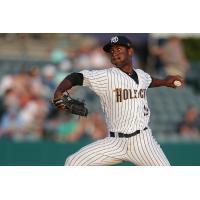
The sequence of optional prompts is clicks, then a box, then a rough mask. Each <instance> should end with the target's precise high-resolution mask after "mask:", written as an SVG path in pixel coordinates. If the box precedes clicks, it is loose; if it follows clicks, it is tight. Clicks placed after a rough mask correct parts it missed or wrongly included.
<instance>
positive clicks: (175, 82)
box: [174, 80, 182, 87]
mask: <svg viewBox="0 0 200 200" xmlns="http://www.w3.org/2000/svg"><path fill="white" fill-rule="evenodd" d="M174 85H175V86H176V87H180V86H181V85H182V83H181V81H178V80H176V81H174Z"/></svg>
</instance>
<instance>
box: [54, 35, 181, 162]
mask: <svg viewBox="0 0 200 200" xmlns="http://www.w3.org/2000/svg"><path fill="white" fill-rule="evenodd" d="M103 50H104V51H105V52H106V53H108V54H109V56H110V60H111V63H112V64H113V65H114V66H115V67H112V68H108V69H102V70H83V71H80V72H79V73H71V74H70V75H68V76H67V77H66V78H65V79H64V80H63V81H62V82H61V83H60V84H59V85H58V87H57V89H56V91H55V93H54V99H53V103H54V104H55V106H56V107H57V108H59V109H64V110H65V109H67V110H69V111H70V112H71V113H73V114H77V115H81V116H87V113H88V111H87V108H86V107H85V105H84V103H83V102H80V101H78V100H75V99H72V98H71V97H70V96H69V95H66V94H65V95H64V93H66V92H67V91H68V90H70V89H71V88H72V87H74V86H86V87H89V88H90V89H91V90H93V91H94V92H95V93H96V94H97V95H98V96H99V97H100V101H101V106H102V109H103V111H104V114H105V119H106V124H107V129H108V135H107V137H106V138H104V139H102V140H99V141H96V142H94V143H92V144H89V145H87V146H85V147H83V148H81V149H80V150H79V151H78V152H76V153H74V154H73V155H71V156H69V157H68V158H67V159H66V162H65V165H67V166H68V165H72V166H75V165H86V166H90V165H93V166H94V165H101V166H102V165H113V164H117V163H120V162H122V161H129V162H132V163H134V164H135V165H143V166H144V165H145V166H169V165H170V163H169V161H168V159H167V158H166V156H165V154H164V153H163V151H162V149H161V147H160V145H159V144H158V143H157V141H156V140H155V138H154V137H153V135H152V132H151V129H150V127H149V126H148V123H149V118H150V110H149V107H148V102H147V89H148V88H151V87H161V86H166V87H171V88H176V87H178V86H180V85H182V84H183V79H182V77H180V76H168V77H167V78H166V79H163V80H159V79H155V78H152V77H151V76H150V75H149V74H147V73H146V72H144V71H143V70H141V69H134V67H133V64H132V56H133V54H134V50H133V45H132V43H131V41H130V40H129V39H128V38H126V37H124V36H114V37H112V38H111V39H110V41H109V42H108V43H107V44H106V45H105V46H104V47H103Z"/></svg>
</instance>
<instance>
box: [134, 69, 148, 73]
mask: <svg viewBox="0 0 200 200" xmlns="http://www.w3.org/2000/svg"><path fill="white" fill-rule="evenodd" d="M135 71H136V72H137V73H140V74H144V73H146V72H145V71H144V70H142V69H135Z"/></svg>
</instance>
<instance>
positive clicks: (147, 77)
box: [137, 69, 152, 88]
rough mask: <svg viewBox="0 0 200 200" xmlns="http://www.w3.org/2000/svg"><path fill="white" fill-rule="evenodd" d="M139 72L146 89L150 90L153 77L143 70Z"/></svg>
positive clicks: (138, 70)
mask: <svg viewBox="0 0 200 200" xmlns="http://www.w3.org/2000/svg"><path fill="white" fill-rule="evenodd" d="M137 72H139V74H140V75H141V78H142V81H143V85H144V87H145V88H148V87H149V85H150V84H151V82H152V78H151V76H150V75H149V74H148V73H146V72H144V71H143V70H141V69H137Z"/></svg>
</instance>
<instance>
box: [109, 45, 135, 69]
mask: <svg viewBox="0 0 200 200" xmlns="http://www.w3.org/2000/svg"><path fill="white" fill-rule="evenodd" d="M131 56H132V55H131V53H130V52H129V49H128V48H127V47H125V46H121V45H114V46H112V47H111V49H110V58H111V63H112V64H113V65H115V66H117V67H123V66H125V65H127V64H129V63H130V60H131V59H130V58H131Z"/></svg>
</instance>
